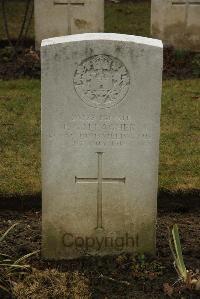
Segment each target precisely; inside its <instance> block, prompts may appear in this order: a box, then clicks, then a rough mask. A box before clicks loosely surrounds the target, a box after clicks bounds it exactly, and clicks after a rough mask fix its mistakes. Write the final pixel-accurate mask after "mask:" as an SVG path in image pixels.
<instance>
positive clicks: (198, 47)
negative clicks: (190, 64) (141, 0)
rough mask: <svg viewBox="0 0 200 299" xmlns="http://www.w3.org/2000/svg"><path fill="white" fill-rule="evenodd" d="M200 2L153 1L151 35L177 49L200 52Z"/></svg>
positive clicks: (180, 0) (179, 0)
mask: <svg viewBox="0 0 200 299" xmlns="http://www.w3.org/2000/svg"><path fill="white" fill-rule="evenodd" d="M199 32H200V0H164V1H163V0H152V1H151V33H152V36H153V37H155V38H159V39H162V40H163V41H164V42H165V43H168V44H171V45H173V46H174V47H175V48H177V49H185V50H191V51H200V34H199Z"/></svg>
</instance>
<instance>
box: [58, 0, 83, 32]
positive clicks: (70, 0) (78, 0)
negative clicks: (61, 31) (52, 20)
mask: <svg viewBox="0 0 200 299" xmlns="http://www.w3.org/2000/svg"><path fill="white" fill-rule="evenodd" d="M54 5H55V6H58V5H62V6H67V19H68V20H67V21H68V34H72V25H71V18H72V13H71V7H73V6H75V7H80V6H84V5H85V3H84V1H83V0H54Z"/></svg>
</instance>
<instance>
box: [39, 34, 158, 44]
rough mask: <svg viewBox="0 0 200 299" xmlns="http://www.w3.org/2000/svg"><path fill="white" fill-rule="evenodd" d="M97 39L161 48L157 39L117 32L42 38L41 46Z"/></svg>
mask: <svg viewBox="0 0 200 299" xmlns="http://www.w3.org/2000/svg"><path fill="white" fill-rule="evenodd" d="M97 40H106V41H121V42H133V43H136V44H144V45H147V46H153V47H158V48H163V43H162V41H161V40H159V39H154V38H148V37H143V36H137V35H127V34H117V33H82V34H73V35H66V36H59V37H53V38H48V39H44V40H43V41H42V44H41V48H44V47H47V46H53V45H58V44H64V43H71V42H81V41H97Z"/></svg>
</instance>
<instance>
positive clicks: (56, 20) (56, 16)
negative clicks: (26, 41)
mask: <svg viewBox="0 0 200 299" xmlns="http://www.w3.org/2000/svg"><path fill="white" fill-rule="evenodd" d="M34 7H35V45H36V49H40V45H41V41H42V40H43V39H46V38H50V37H55V36H63V35H68V34H78V33H85V32H103V31H104V0H34Z"/></svg>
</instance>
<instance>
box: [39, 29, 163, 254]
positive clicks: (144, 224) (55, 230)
mask: <svg viewBox="0 0 200 299" xmlns="http://www.w3.org/2000/svg"><path fill="white" fill-rule="evenodd" d="M162 53H163V49H162V43H161V41H159V40H154V39H150V38H143V37H136V36H129V35H121V34H104V33H99V34H94V33H91V34H81V35H71V36H66V37H58V38H52V39H47V40H44V41H43V42H42V47H41V55H42V57H41V58H42V173H43V179H42V181H43V183H42V185H43V187H42V188H43V255H44V256H45V257H46V258H50V259H70V258H76V257H80V256H82V255H88V254H92V255H96V254H97V255H106V254H118V253H121V252H135V253H136V252H146V253H154V252H155V226H156V198H157V176H158V160H159V132H160V106H161V85H162V59H163V58H162V55H163V54H162Z"/></svg>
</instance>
